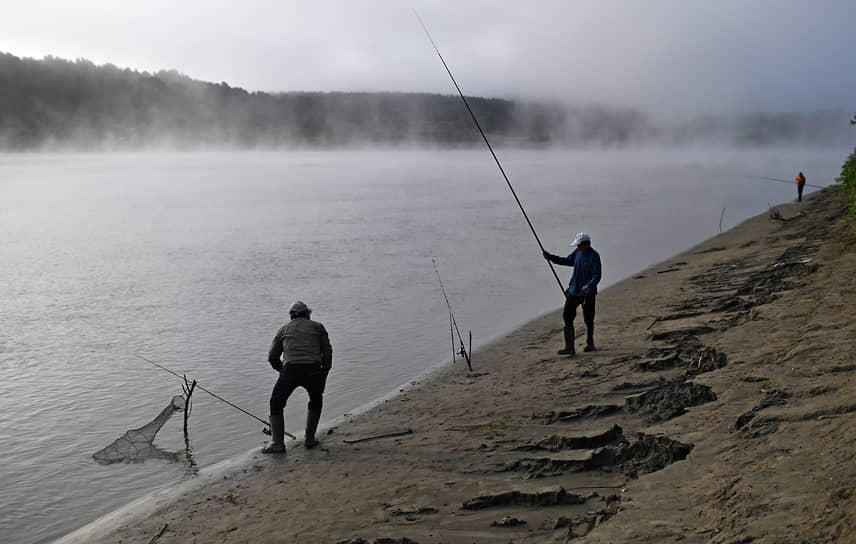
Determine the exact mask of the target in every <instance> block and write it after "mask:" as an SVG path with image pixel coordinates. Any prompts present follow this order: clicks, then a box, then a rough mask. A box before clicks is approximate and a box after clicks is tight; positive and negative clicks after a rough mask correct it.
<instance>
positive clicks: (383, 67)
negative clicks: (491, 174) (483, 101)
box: [0, 0, 856, 116]
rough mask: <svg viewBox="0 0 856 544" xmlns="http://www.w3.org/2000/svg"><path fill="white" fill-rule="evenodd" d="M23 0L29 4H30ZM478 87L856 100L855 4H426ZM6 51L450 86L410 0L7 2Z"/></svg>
mask: <svg viewBox="0 0 856 544" xmlns="http://www.w3.org/2000/svg"><path fill="white" fill-rule="evenodd" d="M19 4H20V5H19ZM413 7H415V8H416V9H418V10H419V12H420V14H421V15H422V18H423V19H424V20H425V22H426V24H427V25H428V26H429V28H430V30H431V32H432V34H433V35H434V38H435V40H436V41H437V42H438V45H439V46H440V48H441V51H442V52H443V54H444V56H445V57H446V60H447V61H448V62H449V64H450V66H451V67H452V69H453V71H454V72H455V74H456V76H457V78H458V81H459V83H460V84H461V86H462V87H463V89H464V91H465V92H467V93H469V94H477V95H489V96H503V97H521V96H523V97H531V98H551V99H560V100H563V101H567V102H575V103H580V102H582V103H592V102H594V103H608V104H616V105H622V106H635V107H639V108H641V109H643V110H647V111H651V112H654V113H660V114H675V115H678V116H684V115H689V114H693V113H700V112H716V113H719V112H728V111H755V110H767V111H814V110H820V109H835V108H844V109H854V108H856V105H854V103H856V101H854V91H853V89H854V88H856V55H854V53H853V52H854V51H856V32H853V28H852V24H853V21H854V20H856V3H854V2H852V1H849V0H844V1H832V0H828V1H818V2H811V3H809V2H804V1H790V0H775V1H773V0H755V1H752V2H743V1H730V0H723V1H717V2H713V1H710V2H707V1H705V2H702V1H677V0H654V1H649V2H643V1H630V0H626V1H615V0H613V1H599V2H593V1H560V0H540V1H531V2H515V3H511V2H495V1H482V0H470V1H453V0H436V1H427V0H421V1H415V2H414V3H413ZM2 10H3V14H4V16H3V18H2V20H0V50H3V51H7V52H9V53H12V54H16V55H19V56H34V57H41V56H43V55H47V54H52V55H55V56H60V57H66V58H77V57H85V58H88V59H90V60H93V61H94V62H97V63H105V62H111V63H113V64H116V65H119V66H123V67H124V66H128V67H133V68H138V69H144V70H158V69H162V68H174V69H177V70H179V71H181V72H183V73H186V74H188V75H190V76H192V77H196V78H200V79H204V80H210V81H227V82H228V83H229V84H231V85H233V86H241V87H244V88H247V89H249V90H265V91H287V90H367V91H376V90H394V91H427V92H442V93H451V92H454V89H453V88H452V87H451V85H450V83H449V81H448V78H447V77H446V75H445V74H444V72H443V70H442V66H441V65H440V64H439V60H438V59H437V58H436V56H435V54H434V52H433V50H432V49H431V47H430V44H429V43H428V41H427V39H426V38H425V36H424V35H423V33H422V30H421V28H420V27H419V24H418V22H417V20H416V18H415V17H414V15H413V12H412V11H411V5H410V4H408V3H407V2H401V1H395V0H363V1H356V0H354V1H346V0H343V1H333V0H329V1H323V0H319V1H315V2H313V1H309V0H307V1H291V2H286V1H273V0H247V1H244V2H228V1H223V0H208V1H199V0H186V1H183V2H173V1H169V0H148V1H146V2H133V3H125V2H112V3H111V2H108V3H104V2H98V1H95V0H77V1H73V2H72V1H60V0H55V1H47V0H43V1H41V2H39V1H34V2H27V3H26V4H23V3H19V2H14V1H10V2H8V5H4V6H2Z"/></svg>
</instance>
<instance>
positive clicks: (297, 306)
mask: <svg viewBox="0 0 856 544" xmlns="http://www.w3.org/2000/svg"><path fill="white" fill-rule="evenodd" d="M311 313H312V310H311V309H310V308H308V307H307V306H306V304H304V303H302V302H300V301H297V302H295V303H294V304H292V305H291V307H290V308H289V309H288V314H289V316H290V317H291V321H289V322H288V323H286V324H285V325H283V326H282V327H280V329H279V330H278V331H277V333H276V336H274V338H273V342H271V345H270V350H269V351H268V362H269V363H270V365H271V366H272V367H273V369H274V370H276V371H277V372H279V379H278V380H277V381H276V385H274V387H273V393H271V396H270V430H271V438H272V439H273V440H272V441H271V443H270V444H268V445H267V446H266V447H265V448H264V449H263V450H262V453H285V418H284V417H283V411H284V410H285V404H286V402H287V401H288V397H289V396H290V395H291V394H292V393H293V392H294V390H295V389H297V388H298V387H303V388H304V389H306V392H307V393H309V411H308V412H307V414H306V437H305V439H304V442H303V445H304V446H305V447H307V448H314V447H315V446H317V445H318V441H317V440H316V439H315V430H316V429H317V428H318V420H319V419H321V406H322V403H323V395H324V386H325V385H326V383H327V373H328V372H330V367H331V366H332V365H333V348H331V347H330V338H329V337H328V336H327V330H326V329H325V328H324V325H322V324H321V323H318V322H317V321H312V320H311V319H309V315H310V314H311Z"/></svg>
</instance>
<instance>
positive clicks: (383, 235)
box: [0, 148, 845, 543]
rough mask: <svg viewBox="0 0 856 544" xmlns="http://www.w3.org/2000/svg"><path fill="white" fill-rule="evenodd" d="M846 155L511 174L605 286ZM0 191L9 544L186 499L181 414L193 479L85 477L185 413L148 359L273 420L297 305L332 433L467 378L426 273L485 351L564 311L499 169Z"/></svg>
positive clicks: (360, 167) (398, 156)
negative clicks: (321, 342) (396, 400)
mask: <svg viewBox="0 0 856 544" xmlns="http://www.w3.org/2000/svg"><path fill="white" fill-rule="evenodd" d="M844 152H845V149H841V150H825V151H818V150H809V151H805V150H797V149H793V148H791V149H786V150H770V149H768V150H761V151H734V150H730V151H717V152H711V151H706V152H700V151H674V150H671V151H669V150H657V151H652V150H648V151H630V150H627V151H599V152H555V151H531V150H530V151H519V150H517V151H515V150H500V157H501V158H502V160H503V163H504V165H505V167H506V169H507V171H508V173H509V175H510V176H511V179H512V181H513V183H514V184H515V188H516V189H517V191H518V194H519V195H520V197H521V199H522V201H523V202H524V205H525V206H526V208H527V211H528V213H529V215H530V217H531V219H532V221H533V223H534V225H535V226H536V228H537V229H538V233H539V236H540V237H541V239H542V241H543V242H544V244H545V246H546V247H547V249H548V250H550V251H551V252H554V253H563V252H569V251H570V248H569V247H568V243H569V240H570V239H571V238H572V236H573V234H574V233H576V232H577V231H580V230H586V231H588V232H590V233H591V234H592V237H593V241H594V247H595V248H596V249H597V250H598V251H600V253H601V255H602V258H603V261H604V280H603V284H602V285H603V286H608V285H610V284H612V283H615V282H616V281H618V280H620V279H622V278H625V277H627V276H628V275H630V274H632V273H635V272H637V271H638V270H640V269H642V268H644V267H645V266H647V265H650V264H652V263H655V262H657V261H659V260H661V259H663V258H665V257H668V256H669V255H672V254H674V253H676V252H678V251H680V250H682V249H685V248H687V247H688V246H690V245H692V244H695V243H697V242H699V241H701V240H702V239H704V238H707V237H709V236H711V235H713V234H715V233H716V232H717V231H718V225H719V221H720V217H721V213H722V209H723V208H725V217H724V221H723V227H724V228H730V227H731V226H733V225H734V224H736V223H737V222H738V221H740V220H742V219H743V218H746V217H748V216H751V215H754V214H757V213H760V212H762V211H764V210H765V209H766V208H767V205H768V203H773V204H775V203H777V202H782V201H787V200H791V199H793V197H794V196H795V195H794V193H795V189H794V187H793V186H789V185H785V184H780V183H775V182H767V181H762V180H749V179H747V178H745V177H742V176H743V175H744V174H753V175H766V176H771V177H784V178H789V177H791V176H792V175H793V174H794V173H795V171H796V170H802V171H804V172H805V173H806V175H807V177H808V180H809V182H810V183H816V184H819V185H825V184H827V183H828V182H829V181H830V180H831V178H832V177H833V176H834V175H836V173H837V169H838V167H839V163H840V161H841V159H842V157H843V155H844ZM0 180H2V182H0V229H2V232H3V233H4V243H3V244H2V246H0V262H2V263H3V266H2V268H0V300H2V305H3V312H2V313H0V330H2V331H3V335H2V336H0V372H2V375H3V380H2V381H0V418H2V425H0V429H2V431H0V432H2V436H0V441H2V446H3V451H4V463H3V465H2V467H0V501H2V502H3V504H5V505H7V506H6V507H5V509H4V512H3V516H2V517H0V531H2V534H4V538H9V539H10V541H14V542H23V543H27V542H43V541H46V540H48V539H51V538H54V537H57V536H59V535H61V534H64V533H66V532H68V531H71V530H73V529H75V528H76V527H79V526H80V525H81V524H83V523H85V522H87V521H91V520H92V519H94V518H95V517H97V516H99V515H102V514H105V513H107V512H109V511H110V510H112V509H113V508H115V507H117V506H119V505H121V504H124V503H126V502H128V501H130V500H132V499H134V498H137V497H140V496H142V495H143V494H145V493H146V492H148V491H150V490H152V489H154V488H157V487H158V486H162V485H166V484H170V483H172V482H176V481H179V480H181V479H184V478H188V477H191V475H192V473H193V470H192V467H191V466H190V465H188V464H187V460H186V459H185V457H184V442H183V439H182V437H181V417H180V415H179V416H176V417H175V418H174V419H173V420H172V421H170V422H168V423H167V425H166V426H165V427H164V429H163V431H162V432H161V434H160V435H158V438H157V440H156V445H158V446H159V447H161V448H163V449H164V450H167V451H174V452H177V453H179V461H178V462H175V463H170V462H166V461H162V460H150V461H147V462H145V463H139V464H130V465H126V464H116V465H110V466H102V465H99V464H96V463H95V462H94V461H93V460H92V458H91V455H92V454H93V453H95V452H96V451H98V450H100V449H101V448H103V447H105V446H107V445H108V444H109V443H110V442H112V441H113V440H115V439H117V438H118V437H119V436H121V435H122V433H124V432H125V431H126V430H128V429H131V428H135V427H138V426H140V425H142V424H144V423H146V422H148V421H149V420H151V419H152V418H153V417H154V416H155V415H156V414H157V413H158V412H159V411H160V410H161V409H162V408H163V407H164V406H166V404H167V403H168V402H169V401H170V399H171V398H172V396H173V395H175V394H179V393H180V389H179V382H178V381H177V380H176V379H174V378H172V377H171V376H169V375H168V374H166V373H164V372H162V371H160V370H158V369H156V368H153V367H152V366H150V365H148V364H146V363H145V362H143V361H141V360H140V359H138V358H137V357H136V356H135V354H141V355H143V356H145V357H148V358H151V359H153V360H154V361H157V362H159V363H161V364H165V365H167V366H169V367H170V368H172V369H173V370H175V371H177V372H179V373H185V372H186V373H187V374H188V375H189V376H191V377H194V378H197V379H198V380H199V382H200V384H201V385H203V386H204V387H206V388H208V389H211V390H212V391H214V392H216V393H218V394H219V395H221V396H223V397H225V398H227V399H229V400H230V401H232V402H235V403H237V404H238V405H239V406H241V407H243V408H245V409H248V410H249V411H251V412H253V413H255V414H259V415H262V416H264V415H265V414H266V411H267V399H268V396H269V394H270V389H271V387H272V385H273V382H274V378H275V375H274V373H273V371H272V370H271V369H270V368H269V366H268V364H267V362H266V361H265V355H266V350H267V347H268V344H269V342H270V339H271V337H272V335H273V333H274V332H275V331H276V329H277V327H278V326H279V325H280V324H281V323H282V322H283V321H284V320H285V319H286V315H285V313H286V308H287V306H288V304H289V303H291V302H292V301H293V300H294V299H297V298H300V299H303V300H304V301H306V302H307V303H308V304H309V305H310V306H312V307H313V308H314V309H315V313H314V317H316V318H317V319H318V320H319V321H321V322H323V323H325V325H326V326H327V328H328V330H329V331H330V335H331V340H332V343H333V348H334V370H333V372H332V373H331V375H330V380H329V382H328V390H327V395H326V400H325V408H324V415H323V418H322V424H323V422H325V421H326V422H329V421H330V420H331V419H334V418H337V417H342V416H343V414H345V413H350V412H352V411H353V410H354V409H356V408H357V407H359V406H360V405H363V404H365V403H367V402H370V401H371V400H372V399H376V398H378V397H379V396H381V395H384V394H387V393H389V392H390V391H395V390H397V388H398V387H399V386H400V385H402V384H405V383H408V382H410V381H411V380H413V379H414V378H415V377H417V376H419V375H421V374H422V373H423V372H425V371H426V370H428V369H430V368H433V367H434V366H436V365H438V364H442V363H444V362H448V361H449V359H450V349H451V348H450V345H449V328H448V327H449V324H448V313H447V309H446V307H445V302H444V301H443V298H442V295H441V293H440V289H439V286H438V285H437V282H436V278H435V276H434V271H433V268H432V266H431V258H432V257H433V258H436V259H437V263H438V265H439V267H440V271H441V273H442V275H443V281H444V283H445V285H446V289H447V290H448V293H449V297H450V300H451V302H452V304H453V307H454V309H455V315H456V318H457V320H458V323H459V324H460V325H461V327H462V328H464V329H466V330H468V329H472V331H473V335H474V339H475V341H476V343H477V344H481V343H484V342H486V341H488V340H490V339H491V338H494V337H496V336H497V335H500V334H502V333H504V332H506V331H509V330H511V329H512V328H514V327H516V326H518V325H520V324H522V323H524V322H525V321H527V320H529V319H531V318H533V317H535V316H537V315H539V314H542V313H543V312H546V311H549V310H553V309H556V308H558V307H559V305H560V304H561V294H560V293H559V290H558V286H557V285H556V284H555V281H554V279H553V277H552V275H551V274H550V272H549V268H548V267H547V266H546V264H545V262H544V260H543V259H542V258H541V255H540V250H539V249H538V247H537V245H536V244H535V241H534V239H533V238H532V235H531V233H530V232H529V231H528V229H527V227H526V225H525V222H524V220H523V218H522V216H521V214H520V212H519V210H518V209H517V208H516V205H515V204H514V202H513V199H512V198H511V196H510V193H509V192H508V190H507V188H506V186H505V184H504V182H503V181H502V179H501V178H500V177H499V174H498V172H497V170H496V167H495V165H494V164H493V163H492V162H491V160H490V157H489V155H488V154H487V153H486V152H485V151H482V150H479V151H458V152H451V151H448V152H425V151H423V152H419V151H397V152H396V151H360V152H356V151H352V152H320V151H315V152H290V153H283V152H269V153H259V152H253V153H250V152H247V153H235V152H232V153H185V154H178V153H161V154H154V153H126V154H116V153H114V154H97V153H89V154H5V155H0ZM558 271H559V273H560V277H561V278H562V280H563V281H567V278H568V277H569V276H570V270H569V269H563V268H559V269H558ZM599 341H600V343H602V344H604V345H608V343H609V339H608V338H601V339H600V340H599ZM474 364H475V367H476V369H477V368H478V360H477V359H476V360H475V363H474ZM458 368H459V369H460V370H461V371H462V372H463V371H464V366H462V365H461V366H459V367H458ZM194 399H195V401H196V402H195V405H194V411H193V413H192V415H191V419H190V423H191V427H190V438H191V442H192V455H193V458H194V462H195V463H196V464H197V465H198V466H200V467H206V466H210V465H212V464H213V463H216V462H218V461H221V460H223V459H225V458H227V457H230V456H234V455H237V454H240V453H242V452H246V451H248V450H250V449H253V448H258V447H260V446H261V444H262V443H263V441H264V440H265V436H264V435H262V434H261V433H260V432H259V431H260V425H259V424H258V423H256V422H255V421H253V420H252V419H251V418H249V417H248V416H246V415H244V414H242V413H240V412H238V411H236V410H233V409H231V408H229V407H228V406H226V405H224V404H222V403H220V402H218V401H216V400H214V399H212V398H210V397H208V396H207V395H204V394H202V393H196V394H195V395H194ZM305 401H306V396H305V394H304V393H303V392H302V391H299V392H297V393H295V396H294V397H293V398H292V400H291V402H290V403H289V407H288V410H287V413H286V426H287V429H288V430H289V431H292V432H299V431H300V430H301V429H302V426H303V417H304V410H305Z"/></svg>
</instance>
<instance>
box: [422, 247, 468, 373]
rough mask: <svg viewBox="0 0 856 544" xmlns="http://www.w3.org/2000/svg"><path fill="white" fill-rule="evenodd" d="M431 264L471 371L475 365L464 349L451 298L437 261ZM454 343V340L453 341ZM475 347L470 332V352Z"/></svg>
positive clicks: (432, 260)
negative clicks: (447, 293) (447, 292)
mask: <svg viewBox="0 0 856 544" xmlns="http://www.w3.org/2000/svg"><path fill="white" fill-rule="evenodd" d="M431 262H432V263H433V264H434V273H435V274H437V281H438V282H440V290H442V291H443V298H444V299H446V306H447V307H448V308H449V317H450V318H451V319H452V324H453V325H454V326H455V331H456V332H457V333H458V341H460V342H461V351H460V352H459V353H460V354H461V355H462V356H463V357H464V359H465V360H466V361H467V368H469V369H470V370H472V369H473V365H472V363H471V361H470V354H469V353H468V352H467V348H465V347H464V337H463V336H461V330H460V329H459V328H458V322H457V321H455V314H453V313H452V305H451V304H449V297H448V296H447V295H446V288H445V287H443V280H441V279H440V271H439V270H437V261H435V260H434V259H431ZM452 341H453V342H454V338H453V339H452ZM472 347H473V332H472V331H470V350H472Z"/></svg>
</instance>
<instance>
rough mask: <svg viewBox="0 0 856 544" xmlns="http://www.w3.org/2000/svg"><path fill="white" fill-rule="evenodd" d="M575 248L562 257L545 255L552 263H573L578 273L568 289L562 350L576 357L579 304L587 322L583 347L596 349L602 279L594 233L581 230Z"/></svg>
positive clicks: (564, 353)
mask: <svg viewBox="0 0 856 544" xmlns="http://www.w3.org/2000/svg"><path fill="white" fill-rule="evenodd" d="M571 245H572V246H574V247H575V248H576V249H574V250H573V251H572V252H571V254H570V255H568V256H567V257H559V256H558V255H552V254H550V253H548V252H547V251H544V258H545V259H547V260H548V261H550V262H551V263H555V264H559V265H562V266H573V267H574V274H573V275H572V276H571V283H570V284H569V285H568V290H567V292H565V309H564V311H563V312H562V318H563V319H564V320H565V349H561V350H559V354H560V355H568V356H570V357H573V356H574V355H576V350H575V349H574V318H575V317H576V315H577V306H580V305H582V307H583V321H585V324H586V347H585V349H584V350H583V351H594V305H595V297H596V295H597V284H598V283H600V274H601V266H600V255H599V254H598V252H597V251H595V250H594V249H593V248H592V247H591V236H589V235H588V234H587V233H585V232H581V233H579V234H577V235H576V237H574V241H573V242H571Z"/></svg>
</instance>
